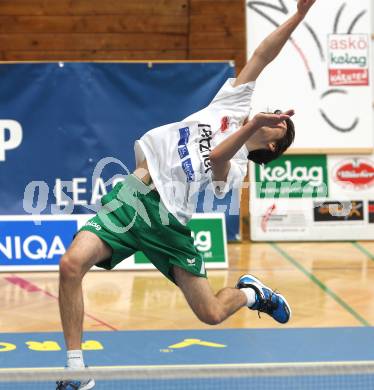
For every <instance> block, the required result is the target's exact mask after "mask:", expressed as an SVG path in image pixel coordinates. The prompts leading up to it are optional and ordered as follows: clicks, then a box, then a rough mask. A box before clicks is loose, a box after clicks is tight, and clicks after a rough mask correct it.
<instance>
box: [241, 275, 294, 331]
mask: <svg viewBox="0 0 374 390" xmlns="http://www.w3.org/2000/svg"><path fill="white" fill-rule="evenodd" d="M245 276H248V277H250V278H251V279H253V280H254V281H255V282H256V283H258V284H259V285H261V286H264V287H266V288H267V289H269V290H271V291H273V290H272V289H271V288H269V287H268V286H266V284H264V283H262V282H261V281H260V280H258V279H257V278H256V277H255V276H253V275H251V274H245V275H242V276H241V277H240V278H239V280H240V279H241V278H244V277H245ZM276 294H277V295H279V296H280V297H282V299H283V301H284V302H285V303H286V305H287V307H288V310H289V312H290V317H289V318H288V321H289V320H290V319H291V318H292V310H291V306H290V305H289V303H288V302H287V299H286V298H285V297H284V296H283V295H282V294H279V293H276ZM288 321H287V322H288ZM277 322H279V321H277ZM287 322H279V323H280V324H287Z"/></svg>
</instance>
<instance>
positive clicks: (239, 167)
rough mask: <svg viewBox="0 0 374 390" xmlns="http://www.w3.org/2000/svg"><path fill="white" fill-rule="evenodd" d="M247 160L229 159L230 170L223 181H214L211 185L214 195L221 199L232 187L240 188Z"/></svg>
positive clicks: (245, 172) (245, 171)
mask: <svg viewBox="0 0 374 390" xmlns="http://www.w3.org/2000/svg"><path fill="white" fill-rule="evenodd" d="M247 166H248V161H235V160H231V161H230V170H229V173H228V174H227V178H226V181H225V182H218V181H214V179H213V177H212V186H213V192H214V195H215V196H216V197H217V198H218V199H223V198H224V197H225V196H226V195H227V193H228V192H229V191H231V190H232V189H234V188H241V186H242V183H243V180H244V178H245V176H246V174H247Z"/></svg>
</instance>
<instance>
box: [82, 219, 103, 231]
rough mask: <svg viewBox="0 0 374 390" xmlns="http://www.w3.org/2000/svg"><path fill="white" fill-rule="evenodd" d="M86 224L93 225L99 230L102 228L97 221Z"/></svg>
mask: <svg viewBox="0 0 374 390" xmlns="http://www.w3.org/2000/svg"><path fill="white" fill-rule="evenodd" d="M85 226H92V227H93V228H94V229H95V230H97V231H100V230H101V226H100V225H99V224H98V223H96V222H92V221H88V222H87V223H86V225H85Z"/></svg>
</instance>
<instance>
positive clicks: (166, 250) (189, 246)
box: [80, 175, 206, 283]
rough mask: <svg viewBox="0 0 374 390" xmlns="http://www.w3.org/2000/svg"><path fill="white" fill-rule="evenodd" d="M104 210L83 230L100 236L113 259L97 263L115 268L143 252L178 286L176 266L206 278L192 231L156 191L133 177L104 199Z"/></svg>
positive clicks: (100, 265)
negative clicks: (168, 208)
mask: <svg viewBox="0 0 374 390" xmlns="http://www.w3.org/2000/svg"><path fill="white" fill-rule="evenodd" d="M101 204H102V208H101V209H100V210H99V212H98V213H97V214H96V216H95V217H93V218H91V219H90V220H89V221H87V223H86V224H85V225H84V226H83V227H82V228H81V229H80V231H89V232H91V233H94V234H95V235H96V236H98V237H100V238H101V239H102V240H103V241H104V242H106V243H107V244H108V245H109V246H110V247H111V248H112V256H111V258H109V259H106V260H104V261H102V262H100V263H98V264H97V266H98V267H101V268H105V269H112V268H113V267H115V266H116V265H117V264H118V263H120V262H121V261H122V260H124V259H125V258H127V257H129V256H131V255H133V254H134V253H135V252H137V251H142V252H143V253H144V254H145V255H146V256H147V257H148V259H149V260H150V261H151V262H152V263H153V265H154V266H155V267H156V268H157V269H158V270H159V271H161V272H162V273H163V274H164V275H165V276H166V277H167V278H169V279H170V280H171V281H172V282H174V283H175V280H174V277H173V266H174V265H176V266H178V267H180V268H183V269H184V270H186V271H188V272H190V273H192V274H194V275H196V276H201V277H206V271H205V264H204V259H203V257H202V255H201V253H199V252H198V250H197V249H196V248H195V246H194V241H193V238H192V237H191V230H190V229H189V228H188V227H187V226H184V225H182V224H181V223H180V222H179V221H178V220H177V219H176V218H175V217H174V216H173V215H172V214H171V213H169V212H168V211H167V210H166V208H165V206H164V205H163V203H162V202H161V201H160V196H159V194H158V192H157V191H154V190H152V189H150V188H149V187H148V186H147V185H145V184H144V183H143V182H142V181H141V180H139V179H138V178H137V177H136V176H134V175H129V176H127V177H126V179H125V180H124V181H123V182H121V183H118V184H117V185H116V186H115V187H114V188H113V190H112V191H111V192H109V193H108V194H107V195H105V196H103V197H102V199H101Z"/></svg>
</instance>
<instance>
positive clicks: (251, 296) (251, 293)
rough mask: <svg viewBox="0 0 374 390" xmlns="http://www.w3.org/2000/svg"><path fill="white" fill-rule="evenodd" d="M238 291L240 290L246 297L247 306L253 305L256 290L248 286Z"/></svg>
mask: <svg viewBox="0 0 374 390" xmlns="http://www.w3.org/2000/svg"><path fill="white" fill-rule="evenodd" d="M240 291H242V292H243V293H244V294H245V296H246V297H247V306H248V307H251V306H253V305H254V304H255V302H256V291H255V290H254V289H253V288H250V287H246V288H241V289H240Z"/></svg>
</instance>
